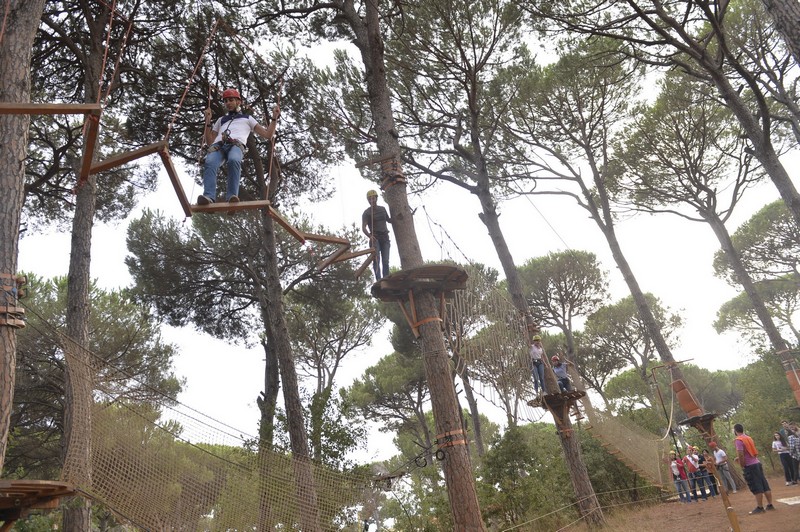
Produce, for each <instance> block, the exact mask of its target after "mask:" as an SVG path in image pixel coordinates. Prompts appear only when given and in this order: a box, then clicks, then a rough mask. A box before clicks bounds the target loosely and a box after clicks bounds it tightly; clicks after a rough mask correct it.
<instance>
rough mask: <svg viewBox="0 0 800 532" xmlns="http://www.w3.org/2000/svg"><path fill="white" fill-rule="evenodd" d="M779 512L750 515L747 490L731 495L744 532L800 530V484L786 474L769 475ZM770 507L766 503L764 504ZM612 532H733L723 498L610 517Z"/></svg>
mask: <svg viewBox="0 0 800 532" xmlns="http://www.w3.org/2000/svg"><path fill="white" fill-rule="evenodd" d="M769 484H770V487H771V488H772V503H773V505H774V506H775V511H771V512H766V513H763V514H757V515H750V514H749V512H750V511H751V510H752V509H753V508H755V507H756V502H755V501H756V500H755V497H754V496H753V494H752V493H750V491H749V490H748V489H747V488H744V489H742V490H739V491H738V492H736V493H735V494H731V495H730V502H731V507H732V508H733V511H734V513H735V514H736V518H737V519H738V522H739V530H741V532H767V531H769V532H776V531H785V532H789V531H800V484H797V485H794V486H786V485H785V481H784V478H783V474H782V473H781V474H780V476H775V475H771V476H769ZM764 504H765V505H766V501H765V502H764ZM608 530H609V531H610V532H611V531H613V532H628V531H630V532H634V531H635V532H667V531H672V530H694V531H701V532H724V531H728V530H733V527H732V525H731V521H730V519H729V518H728V514H727V512H726V511H725V506H724V504H723V502H722V497H720V496H717V497H716V498H713V499H712V498H709V499H708V501H706V502H704V501H703V500H702V499H700V502H697V503H692V504H684V503H680V502H677V498H676V501H675V502H672V501H668V502H665V503H663V504H660V505H658V506H654V507H650V508H644V509H641V510H637V511H631V512H624V513H619V514H613V515H610V516H609V527H608Z"/></svg>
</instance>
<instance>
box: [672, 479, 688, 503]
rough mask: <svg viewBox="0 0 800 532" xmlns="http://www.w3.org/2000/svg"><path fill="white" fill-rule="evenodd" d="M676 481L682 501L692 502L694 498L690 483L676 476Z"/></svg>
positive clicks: (676, 487)
mask: <svg viewBox="0 0 800 532" xmlns="http://www.w3.org/2000/svg"><path fill="white" fill-rule="evenodd" d="M674 482H675V489H676V490H678V497H680V498H681V502H692V498H691V497H690V496H689V483H688V482H687V481H686V480H684V479H682V478H676V479H675V480H674Z"/></svg>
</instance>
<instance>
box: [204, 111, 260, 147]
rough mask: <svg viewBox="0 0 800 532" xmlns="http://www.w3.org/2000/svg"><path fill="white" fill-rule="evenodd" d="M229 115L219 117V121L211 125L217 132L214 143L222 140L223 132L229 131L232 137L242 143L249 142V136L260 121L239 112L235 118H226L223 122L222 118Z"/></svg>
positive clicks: (212, 129)
mask: <svg viewBox="0 0 800 532" xmlns="http://www.w3.org/2000/svg"><path fill="white" fill-rule="evenodd" d="M227 116H228V115H225V116H221V117H219V118H217V121H216V122H214V125H213V126H212V127H211V131H213V132H214V133H216V134H217V136H216V137H214V143H217V142H222V133H223V132H224V131H227V132H228V133H229V134H230V136H231V138H233V139H236V140H238V141H239V142H241V143H242V144H247V138H248V137H249V136H250V133H252V132H253V130H254V129H255V128H256V126H257V125H258V121H257V120H256V119H255V118H253V117H252V116H250V115H246V114H242V113H239V114H237V115H235V118H233V119H232V120H226V121H225V123H224V124H223V123H222V119H223V118H227Z"/></svg>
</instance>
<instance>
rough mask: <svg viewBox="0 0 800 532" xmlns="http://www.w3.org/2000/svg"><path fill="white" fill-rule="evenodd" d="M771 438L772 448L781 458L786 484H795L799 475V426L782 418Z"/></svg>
mask: <svg viewBox="0 0 800 532" xmlns="http://www.w3.org/2000/svg"><path fill="white" fill-rule="evenodd" d="M772 438H773V439H772V450H773V452H775V453H777V454H778V457H779V458H780V460H781V466H782V467H783V475H784V477H785V478H786V485H787V486H789V485H795V484H797V480H798V477H800V474H799V473H800V428H798V426H797V423H794V422H791V423H790V422H788V421H786V420H783V421H781V428H780V429H779V430H778V431H776V432H775V434H773V436H772Z"/></svg>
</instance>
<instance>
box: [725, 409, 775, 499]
mask: <svg viewBox="0 0 800 532" xmlns="http://www.w3.org/2000/svg"><path fill="white" fill-rule="evenodd" d="M733 433H734V435H735V436H736V439H735V440H734V444H735V445H736V461H737V462H738V463H739V467H741V468H742V474H743V476H744V480H745V481H746V482H747V487H748V488H750V492H751V493H752V494H753V495H755V497H756V505H757V506H756V507H755V509H754V510H753V511H752V512H750V513H751V514H761V513H764V512H765V511H766V510H765V509H764V506H763V504H764V497H766V498H767V508H766V509H767V510H774V509H775V507H774V506H772V490H771V489H770V487H769V482H767V477H766V476H764V469H763V468H762V467H761V462H760V461H759V459H758V451H757V450H756V444H755V442H754V441H753V438H751V437H750V436H748V435H747V434H745V433H744V427H743V426H742V424H741V423H737V424H735V425H734V426H733Z"/></svg>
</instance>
